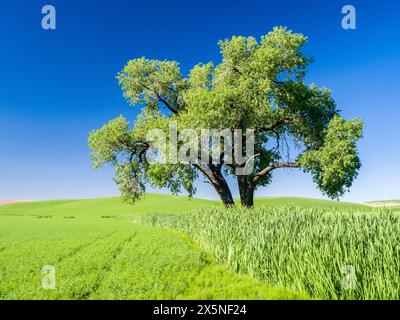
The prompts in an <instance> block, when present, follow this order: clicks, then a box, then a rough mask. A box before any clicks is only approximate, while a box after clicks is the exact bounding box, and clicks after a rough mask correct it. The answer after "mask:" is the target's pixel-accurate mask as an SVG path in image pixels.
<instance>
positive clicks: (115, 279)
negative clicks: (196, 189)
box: [0, 194, 400, 299]
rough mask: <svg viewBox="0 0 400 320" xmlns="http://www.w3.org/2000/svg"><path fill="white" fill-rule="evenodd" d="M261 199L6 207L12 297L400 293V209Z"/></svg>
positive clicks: (4, 235)
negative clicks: (242, 204)
mask: <svg viewBox="0 0 400 320" xmlns="http://www.w3.org/2000/svg"><path fill="white" fill-rule="evenodd" d="M255 207H256V208H255V209H253V210H242V209H240V208H238V209H224V208H223V207H222V206H221V205H220V204H219V202H218V201H210V200H201V199H188V198H186V197H178V196H170V195H159V194H148V195H146V196H145V198H144V199H143V200H142V201H140V202H138V203H137V204H136V205H135V206H129V205H125V204H123V203H121V200H120V199H119V198H104V199H90V200H60V201H46V202H26V203H18V204H9V205H4V206H0V299H399V298H400V277H399V275H400V246H399V244H400V232H399V231H400V210H399V208H398V207H396V206H392V205H390V206H388V207H385V208H381V207H376V206H372V205H370V206H367V205H362V204H352V203H342V202H332V201H324V200H313V199H301V198H298V199H297V198H259V199H257V200H256V205H255ZM46 265H50V266H54V268H55V278H56V281H55V283H56V286H55V288H54V289H45V288H43V287H42V281H43V277H44V273H43V270H42V268H43V267H44V266H46ZM349 267H350V268H352V270H353V271H354V274H353V275H352V276H353V278H352V284H353V286H352V287H351V288H349V287H347V288H346V286H345V285H344V282H345V281H347V280H346V279H347V278H346V276H348V275H347V274H346V268H349ZM347 270H348V269H347Z"/></svg>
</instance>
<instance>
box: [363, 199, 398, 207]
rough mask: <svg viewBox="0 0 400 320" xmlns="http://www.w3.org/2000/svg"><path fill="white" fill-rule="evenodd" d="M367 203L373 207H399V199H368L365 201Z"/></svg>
mask: <svg viewBox="0 0 400 320" xmlns="http://www.w3.org/2000/svg"><path fill="white" fill-rule="evenodd" d="M367 205H369V206H373V207H390V208H397V207H399V208H400V200H385V201H369V202H367Z"/></svg>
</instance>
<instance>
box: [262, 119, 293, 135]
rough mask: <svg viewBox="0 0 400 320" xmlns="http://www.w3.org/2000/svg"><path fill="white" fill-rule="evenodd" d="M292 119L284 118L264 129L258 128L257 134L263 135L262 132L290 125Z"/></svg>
mask: <svg viewBox="0 0 400 320" xmlns="http://www.w3.org/2000/svg"><path fill="white" fill-rule="evenodd" d="M292 120H293V118H291V117H286V118H283V119H280V120H278V121H277V122H275V123H273V124H270V125H269V126H266V127H264V128H260V129H258V132H259V133H263V132H272V131H274V130H275V129H276V128H278V127H279V126H283V125H285V124H290V123H291V122H292Z"/></svg>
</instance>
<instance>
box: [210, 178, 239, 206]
mask: <svg viewBox="0 0 400 320" xmlns="http://www.w3.org/2000/svg"><path fill="white" fill-rule="evenodd" d="M213 186H214V188H215V190H216V191H217V192H218V195H219V197H220V198H221V200H222V202H223V204H224V206H225V207H227V208H230V207H233V206H235V202H234V201H233V197H232V193H231V190H230V189H229V186H228V184H227V183H226V181H223V182H218V183H215V184H213Z"/></svg>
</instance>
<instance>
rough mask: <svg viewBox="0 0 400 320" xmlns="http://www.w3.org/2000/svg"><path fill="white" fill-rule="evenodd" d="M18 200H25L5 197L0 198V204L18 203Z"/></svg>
mask: <svg viewBox="0 0 400 320" xmlns="http://www.w3.org/2000/svg"><path fill="white" fill-rule="evenodd" d="M19 202H26V201H23V200H7V199H4V200H2V199H0V206H1V205H4V204H13V203H19Z"/></svg>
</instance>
